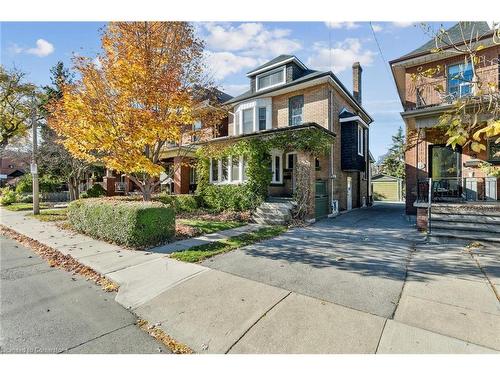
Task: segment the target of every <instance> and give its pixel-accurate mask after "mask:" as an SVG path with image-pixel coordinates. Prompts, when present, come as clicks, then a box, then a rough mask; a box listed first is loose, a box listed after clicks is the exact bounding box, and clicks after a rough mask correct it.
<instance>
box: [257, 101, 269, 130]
mask: <svg viewBox="0 0 500 375" xmlns="http://www.w3.org/2000/svg"><path fill="white" fill-rule="evenodd" d="M266 116H267V110H266V107H259V130H266Z"/></svg>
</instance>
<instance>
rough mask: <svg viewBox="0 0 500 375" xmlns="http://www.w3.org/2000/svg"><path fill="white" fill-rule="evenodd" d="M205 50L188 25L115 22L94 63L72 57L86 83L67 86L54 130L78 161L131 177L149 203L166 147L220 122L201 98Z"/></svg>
mask: <svg viewBox="0 0 500 375" xmlns="http://www.w3.org/2000/svg"><path fill="white" fill-rule="evenodd" d="M203 48H204V43H203V41H202V40H200V39H199V38H198V37H197V36H196V34H195V30H194V28H193V26H192V25H190V24H189V23H186V22H111V23H109V24H108V26H107V27H106V28H105V29H104V30H103V32H102V50H103V51H102V53H101V54H99V55H98V57H97V59H92V58H88V57H75V58H74V67H75V70H76V72H77V73H78V76H79V77H81V78H80V79H78V80H77V81H75V82H74V83H72V84H67V85H64V87H63V90H62V91H63V95H62V99H61V100H60V101H58V102H57V103H55V104H54V105H53V106H52V107H51V109H50V110H51V113H50V116H49V125H50V126H51V127H52V128H53V129H54V130H55V131H56V133H57V134H58V135H59V136H61V137H62V143H63V144H64V146H65V147H66V148H67V149H68V151H69V152H70V153H71V154H72V155H73V156H74V157H76V158H78V159H82V160H85V161H87V162H90V163H95V162H101V163H103V164H104V165H105V166H106V167H107V168H109V169H112V170H116V171H118V172H121V173H124V174H126V175H127V176H128V177H129V178H130V179H131V180H132V181H133V182H134V183H136V184H137V185H138V186H139V187H140V189H141V191H142V194H143V198H144V200H149V199H150V198H151V194H152V192H153V191H154V190H155V189H156V187H157V186H158V184H159V183H160V179H159V176H160V174H161V172H163V171H164V166H163V165H162V163H161V152H162V150H163V149H164V146H165V145H166V144H167V143H174V144H179V143H180V141H181V140H182V136H183V134H185V129H186V124H193V123H194V121H195V120H196V119H202V118H203V119H204V120H205V121H204V125H205V126H211V125H212V124H215V123H216V122H217V121H216V120H215V121H214V118H216V116H214V115H213V113H214V110H212V109H211V108H210V110H207V108H208V107H207V106H205V105H203V104H204V103H205V100H206V97H205V96H204V95H201V92H206V91H205V90H207V89H208V88H210V87H211V85H210V82H209V80H208V79H207V77H206V74H205V72H206V70H205V67H204V63H203V62H204V60H203ZM208 91H210V90H208ZM215 112H217V111H215ZM220 112H222V111H220ZM204 116H207V118H204ZM221 116H222V114H221ZM188 129H189V131H191V127H188Z"/></svg>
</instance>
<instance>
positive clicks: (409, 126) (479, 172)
mask: <svg viewBox="0 0 500 375" xmlns="http://www.w3.org/2000/svg"><path fill="white" fill-rule="evenodd" d="M461 27H462V28H464V27H465V30H464V32H463V34H464V35H479V39H480V40H479V41H478V43H481V45H483V46H484V48H483V49H482V50H480V51H478V58H479V61H480V62H479V64H478V69H477V75H478V76H479V78H480V79H481V80H484V81H488V82H491V83H492V84H493V86H492V87H494V90H497V91H498V87H499V77H500V70H499V69H500V68H499V57H500V46H499V45H498V44H495V43H494V42H493V32H494V31H493V30H490V28H489V26H488V24H487V23H486V22H468V23H464V24H461V25H460V24H456V25H454V26H453V27H451V28H450V29H449V30H447V32H448V34H449V35H450V38H451V40H452V42H453V43H455V44H460V43H462V44H463V36H462V35H463V34H462V30H461V29H460V28H461ZM435 46H436V44H435V41H434V40H431V41H429V42H427V43H426V44H424V45H422V46H421V47H419V48H417V49H415V50H413V51H412V52H410V53H408V54H406V55H404V56H402V57H400V58H397V59H395V60H393V61H391V62H390V63H389V64H390V66H391V69H392V73H393V76H394V80H395V82H396V86H397V90H398V94H399V97H400V99H401V103H402V105H403V112H402V113H401V116H402V118H403V120H404V122H405V125H406V135H407V145H408V146H407V150H406V154H405V161H406V212H407V214H416V213H417V209H418V208H419V207H420V208H422V209H424V208H425V207H426V205H425V204H424V205H421V204H420V203H421V202H425V201H426V199H427V196H428V192H429V185H428V178H432V186H431V189H432V190H431V191H432V194H433V199H436V201H440V202H464V201H491V202H497V201H498V200H499V199H500V194H499V193H500V184H499V181H497V180H498V179H497V178H495V177H489V176H487V175H486V174H485V172H484V171H483V169H482V168H480V163H481V162H488V163H490V164H493V165H495V164H500V157H499V156H498V155H495V154H496V153H497V152H499V151H500V147H499V146H500V145H499V144H495V143H494V141H495V139H488V140H486V141H485V142H483V144H484V145H485V146H486V150H484V151H481V152H479V153H478V152H474V151H473V150H472V149H470V147H469V146H466V147H463V148H461V147H457V148H456V149H455V150H453V149H452V148H451V147H447V146H446V141H447V137H446V135H445V134H444V131H441V130H439V129H436V124H437V123H438V120H439V117H440V116H441V115H442V114H443V113H444V112H445V111H446V110H449V109H450V108H452V107H453V105H454V103H455V101H456V100H457V99H458V98H460V97H463V96H465V95H473V93H472V88H471V87H472V86H471V84H470V82H469V81H470V79H471V78H470V77H472V70H471V64H470V63H466V62H465V56H464V55H463V54H462V55H461V54H458V53H456V52H453V50H452V48H443V50H442V51H441V52H437V53H436V52H431V49H433V48H435ZM438 65H439V66H440V67H441V69H440V71H439V72H438V73H437V74H436V75H434V76H433V77H428V78H419V80H416V79H415V78H414V77H415V74H416V73H418V72H421V71H425V70H427V69H429V68H435V67H436V66H438ZM468 80H469V81H468ZM437 88H439V89H437ZM441 88H444V90H441ZM421 211H422V212H423V211H425V210H421Z"/></svg>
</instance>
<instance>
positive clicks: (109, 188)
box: [102, 169, 116, 197]
mask: <svg viewBox="0 0 500 375" xmlns="http://www.w3.org/2000/svg"><path fill="white" fill-rule="evenodd" d="M102 181H103V185H104V188H105V189H106V195H107V196H108V197H110V196H113V195H115V182H116V178H115V177H114V176H113V173H112V172H111V171H110V170H109V169H106V176H104V177H103V178H102Z"/></svg>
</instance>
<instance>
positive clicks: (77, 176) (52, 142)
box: [38, 61, 94, 200]
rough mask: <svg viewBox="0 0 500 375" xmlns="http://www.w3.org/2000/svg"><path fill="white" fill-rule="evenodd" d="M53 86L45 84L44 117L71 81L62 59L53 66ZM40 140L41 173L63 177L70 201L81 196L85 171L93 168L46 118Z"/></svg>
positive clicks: (51, 70)
mask: <svg viewBox="0 0 500 375" xmlns="http://www.w3.org/2000/svg"><path fill="white" fill-rule="evenodd" d="M50 72H51V85H47V86H44V87H43V90H42V92H43V97H42V101H41V104H40V112H41V113H42V114H43V115H44V117H45V118H47V117H49V116H50V108H52V107H53V106H55V105H56V103H57V102H58V101H60V100H61V99H62V97H63V88H64V86H65V85H69V84H71V83H72V79H73V75H72V74H71V72H70V71H69V69H67V68H66V67H65V66H64V64H63V63H62V62H61V61H59V62H58V63H57V64H56V65H55V66H54V67H52V68H51V69H50ZM40 133H41V143H40V147H39V149H38V165H39V169H40V172H41V174H49V175H52V176H57V177H58V178H60V179H63V180H64V181H65V182H66V184H67V186H68V191H69V198H70V200H74V199H78V198H79V195H80V191H79V182H80V180H81V179H82V178H83V177H84V174H85V173H86V172H88V171H91V170H92V169H93V168H94V167H93V166H92V164H90V163H88V162H86V161H85V160H82V159H78V158H75V157H74V156H73V155H72V154H71V153H70V152H69V151H68V150H67V149H66V148H65V147H64V145H63V144H62V137H60V136H59V135H57V133H56V132H55V131H54V130H53V129H52V128H50V127H49V126H47V123H46V121H45V122H44V123H42V126H41V131H40Z"/></svg>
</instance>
